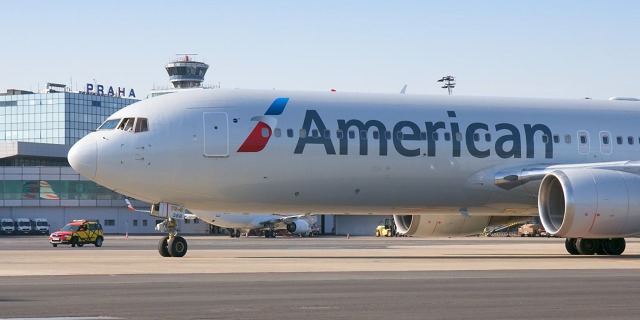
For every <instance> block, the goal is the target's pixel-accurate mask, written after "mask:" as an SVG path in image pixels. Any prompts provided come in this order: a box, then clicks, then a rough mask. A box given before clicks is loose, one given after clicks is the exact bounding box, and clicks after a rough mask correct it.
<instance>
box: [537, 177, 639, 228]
mask: <svg viewBox="0 0 640 320" xmlns="http://www.w3.org/2000/svg"><path fill="white" fill-rule="evenodd" d="M538 209H539V211H540V219H541V221H542V225H543V226H544V228H545V230H547V231H548V232H550V233H551V234H555V235H557V236H560V237H565V238H591V239H603V238H622V237H625V236H629V235H633V234H637V233H639V232H640V176H638V175H637V174H634V173H630V172H624V171H615V170H608V169H564V170H557V171H553V172H551V173H549V174H547V175H546V176H545V177H544V179H542V183H541V184H540V191H539V196H538Z"/></svg>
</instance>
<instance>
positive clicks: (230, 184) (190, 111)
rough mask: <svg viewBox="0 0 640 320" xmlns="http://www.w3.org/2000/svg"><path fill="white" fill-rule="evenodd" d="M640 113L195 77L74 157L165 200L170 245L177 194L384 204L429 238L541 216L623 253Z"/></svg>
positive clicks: (111, 124)
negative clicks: (192, 85)
mask: <svg viewBox="0 0 640 320" xmlns="http://www.w3.org/2000/svg"><path fill="white" fill-rule="evenodd" d="M627 100H628V99H627ZM132 121H133V122H134V126H133V129H132V130H125V129H126V128H125V127H126V125H127V124H129V123H131V122H132ZM639 121H640V105H639V104H638V103H637V102H630V101H597V100H584V99H576V100H552V99H520V98H479V97H461V96H423V95H409V94H362V93H342V92H326V93H325V92H294V91H252V90H222V89H221V90H198V91H189V92H177V93H173V94H170V95H165V96H161V97H157V98H154V99H149V100H144V101H141V102H138V103H135V104H133V105H130V106H128V107H126V108H124V109H122V110H120V111H118V112H116V113H114V114H113V115H112V116H110V117H109V118H108V119H107V120H106V121H105V122H104V123H103V124H102V126H100V128H98V130H97V131H95V132H93V133H91V134H89V135H87V136H86V137H84V138H83V139H81V140H80V141H79V142H78V143H76V144H75V145H74V146H73V147H72V148H71V150H70V151H69V163H70V164H71V166H72V167H73V168H74V169H75V170H76V171H78V172H79V173H81V174H82V175H83V176H85V177H87V178H88V179H91V180H93V181H95V182H97V183H99V184H101V185H103V186H106V187H108V188H110V189H113V190H114V191H116V192H119V193H122V194H125V195H128V196H132V197H135V198H137V199H141V200H144V201H148V202H151V203H154V204H156V206H158V207H160V208H161V209H162V210H158V212H160V216H163V217H166V226H165V227H166V228H165V231H167V232H168V233H169V236H167V237H164V238H163V239H162V240H161V242H160V244H159V251H160V253H161V254H163V255H165V256H174V257H180V256H183V255H184V254H185V253H186V251H187V250H186V249H187V246H186V241H185V239H184V238H182V237H180V236H177V235H176V232H175V223H173V221H175V219H179V218H184V210H185V208H186V209H188V210H190V211H191V212H193V213H194V214H196V215H198V216H203V215H205V214H206V212H231V213H246V212H248V213H264V212H278V213H284V214H295V213H318V212H322V213H334V214H341V213H349V214H380V215H388V214H393V215H394V219H395V222H396V224H397V226H398V231H399V232H400V233H402V234H406V235H414V236H427V237H431V236H451V235H465V234H474V233H480V232H482V230H483V229H484V228H485V227H487V226H491V225H498V224H504V223H508V222H509V221H520V220H526V217H530V216H534V215H538V214H539V215H540V218H541V221H542V223H543V225H544V227H545V229H546V230H547V231H548V232H550V233H551V234H554V235H556V236H559V237H565V238H567V240H566V242H565V246H566V248H567V251H568V252H570V253H572V254H594V253H602V254H621V253H622V252H623V251H624V249H625V241H624V237H626V236H631V235H635V234H638V233H640V161H638V160H640V130H639V129H638V122H639Z"/></svg>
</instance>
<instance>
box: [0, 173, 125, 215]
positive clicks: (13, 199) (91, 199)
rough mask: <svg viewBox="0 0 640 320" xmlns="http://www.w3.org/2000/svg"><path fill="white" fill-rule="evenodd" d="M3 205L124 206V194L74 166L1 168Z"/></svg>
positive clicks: (0, 181) (0, 201) (1, 198)
mask: <svg viewBox="0 0 640 320" xmlns="http://www.w3.org/2000/svg"><path fill="white" fill-rule="evenodd" d="M0 176H2V178H3V179H2V180H0V204H4V205H7V204H11V205H13V206H33V207H40V206H47V207H49V206H59V205H67V206H69V205H70V206H107V207H110V206H116V207H122V206H124V203H125V202H124V196H123V195H121V194H118V193H115V192H113V191H111V190H110V189H107V188H105V187H103V186H101V185H99V184H96V183H95V182H93V181H89V180H86V179H84V178H83V177H82V176H80V175H79V174H78V173H76V172H75V171H74V170H73V169H72V168H71V167H0Z"/></svg>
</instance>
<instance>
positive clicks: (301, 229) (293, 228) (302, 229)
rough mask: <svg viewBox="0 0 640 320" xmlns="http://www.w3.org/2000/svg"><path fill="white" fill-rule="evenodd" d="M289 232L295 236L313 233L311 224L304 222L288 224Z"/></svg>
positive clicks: (296, 221)
mask: <svg viewBox="0 0 640 320" xmlns="http://www.w3.org/2000/svg"><path fill="white" fill-rule="evenodd" d="M287 231H289V232H291V233H295V234H305V233H309V231H311V228H310V227H309V223H308V222H306V221H304V220H300V219H298V220H294V221H293V222H290V223H287Z"/></svg>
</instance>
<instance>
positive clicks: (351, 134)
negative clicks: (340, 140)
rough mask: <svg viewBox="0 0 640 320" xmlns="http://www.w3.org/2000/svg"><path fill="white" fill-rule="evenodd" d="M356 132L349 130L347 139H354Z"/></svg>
mask: <svg viewBox="0 0 640 320" xmlns="http://www.w3.org/2000/svg"><path fill="white" fill-rule="evenodd" d="M355 138H356V133H355V132H354V131H353V130H349V139H355Z"/></svg>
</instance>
